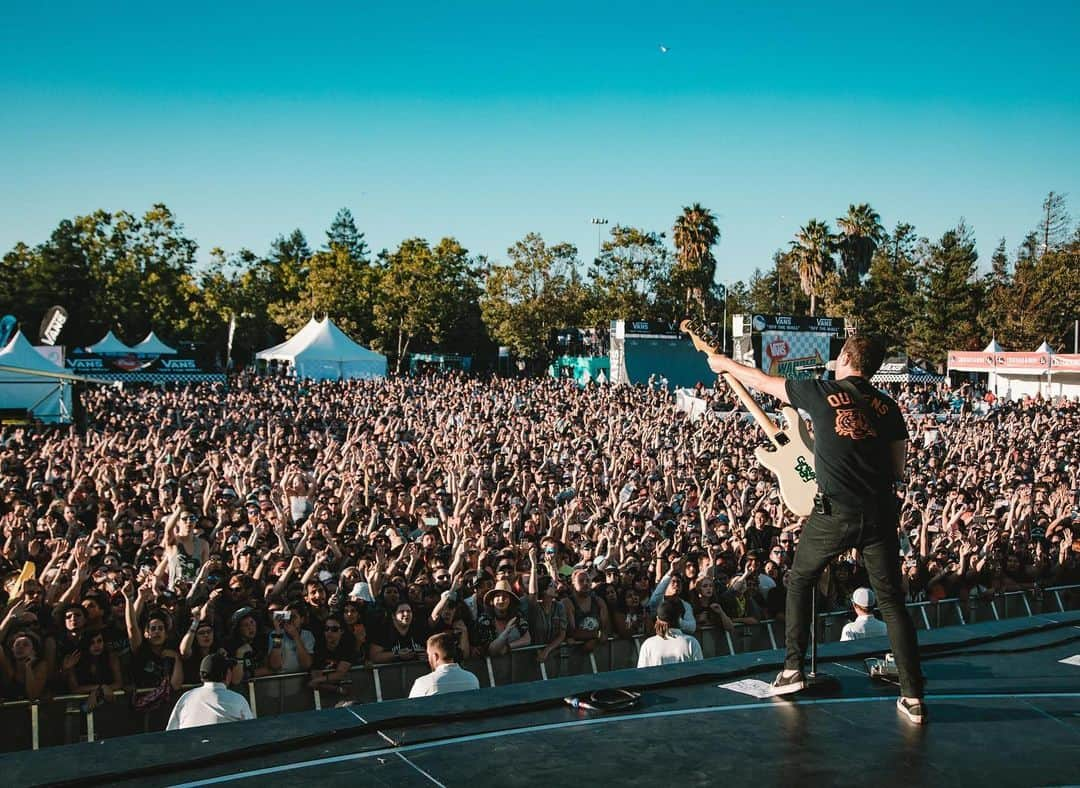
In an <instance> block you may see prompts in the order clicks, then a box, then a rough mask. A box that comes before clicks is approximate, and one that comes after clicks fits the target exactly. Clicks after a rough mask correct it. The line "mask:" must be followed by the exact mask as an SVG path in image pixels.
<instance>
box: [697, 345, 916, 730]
mask: <svg viewBox="0 0 1080 788" xmlns="http://www.w3.org/2000/svg"><path fill="white" fill-rule="evenodd" d="M884 356H885V351H884V347H883V346H882V345H881V344H880V343H879V342H877V341H875V340H873V339H871V338H869V337H865V336H855V337H851V338H850V339H848V340H847V342H845V343H844V347H843V350H841V351H840V357H839V359H838V360H837V363H836V380H829V381H826V380H786V379H784V378H781V377H773V376H771V375H767V374H765V373H764V372H762V371H760V370H758V369H755V368H753V367H747V366H744V365H742V364H738V363H736V362H735V361H733V360H731V359H730V358H727V357H726V356H721V355H715V354H711V355H710V356H709V366H710V367H711V368H712V370H713V371H714V372H716V373H718V374H722V373H728V374H730V375H732V376H733V377H734V378H735V379H736V380H738V381H739V382H740V383H742V384H744V385H746V386H749V387H750V388H754V389H757V390H758V391H760V392H763V393H765V394H768V395H770V396H772V397H775V398H776V399H778V400H781V401H782V402H787V403H791V404H792V405H794V406H795V407H796V408H801V409H802V410H804V411H806V412H807V413H809V414H810V419H811V421H812V422H813V425H814V469H815V471H816V473H817V482H818V488H819V490H820V492H819V495H818V497H817V499H816V506H815V510H814V512H813V513H812V514H811V515H810V517H809V519H808V520H807V522H806V525H805V526H804V527H803V530H802V534H801V535H800V537H799V545H798V549H797V551H796V553H795V562H794V564H793V566H792V569H791V574H790V576H789V578H788V592H787V610H786V619H787V625H786V626H787V632H786V634H787V657H786V659H785V661H784V670H782V671H781V672H780V674H779V675H778V676H777V677H776V680H775V681H774V682H773V685H772V694H774V695H788V694H791V693H794V692H799V691H800V690H802V689H805V687H806V680H805V677H804V674H803V659H804V655H805V653H806V646H807V642H808V640H809V634H810V594H811V593H813V589H814V586H815V585H816V583H817V580H818V578H819V577H820V575H821V573H822V572H823V571H824V569H825V567H826V566H828V564H829V562H830V561H832V559H833V558H835V557H836V556H837V555H839V554H840V553H841V552H843V551H844V550H848V549H850V548H852V547H856V548H858V549H859V551H860V552H861V553H862V557H863V561H864V562H865V563H866V570H867V572H868V574H869V576H870V584H871V585H872V586H873V589H874V593H875V594H876V595H877V600H878V607H879V608H880V610H881V615H882V618H884V619H885V624H886V625H887V626H888V629H889V642H890V643H891V645H892V650H893V653H894V654H895V655H896V665H897V668H898V669H899V673H900V693H901V697H900V698H899V700H897V708H898V709H899V710H900V712H901V713H903V714H904V716H906V717H907V718H908V719H909V720H911V721H912V722H914V723H917V724H922V723H924V722H925V721H926V704H925V703H924V701H923V677H922V669H921V667H920V664H919V649H918V641H917V640H916V637H915V627H914V625H913V624H912V622H911V617H910V616H909V615H908V612H907V608H906V607H905V605H904V595H903V591H902V590H901V581H900V545H899V538H898V534H897V526H898V511H897V510H898V501H897V498H896V495H895V493H894V491H893V483H894V482H895V481H897V480H898V479H900V478H902V476H903V473H904V464H905V460H906V454H907V438H908V433H907V428H906V426H905V425H904V420H903V418H902V417H901V415H900V409H899V408H898V407H897V405H896V402H894V401H893V400H892V399H890V398H889V397H887V396H885V395H884V394H882V393H881V392H880V391H877V390H876V389H875V388H874V387H873V386H871V385H870V383H869V382H868V379H869V378H870V376H871V375H873V374H874V373H875V372H877V370H878V368H879V367H880V366H881V362H882V359H883V358H884Z"/></svg>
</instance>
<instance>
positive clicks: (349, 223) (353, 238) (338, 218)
mask: <svg viewBox="0 0 1080 788" xmlns="http://www.w3.org/2000/svg"><path fill="white" fill-rule="evenodd" d="M326 248H327V249H328V250H330V251H331V252H333V251H338V250H344V251H345V252H347V253H348V254H349V256H350V257H352V259H353V260H356V261H357V262H367V259H368V245H367V241H365V240H364V234H363V233H362V232H360V231H359V230H357V229H356V221H355V220H354V219H353V215H352V211H350V210H349V209H348V208H342V209H341V210H339V211H338V212H337V213H336V214H335V215H334V221H333V223H332V224H331V225H330V229H329V230H328V231H327V233H326Z"/></svg>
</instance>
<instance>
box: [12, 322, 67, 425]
mask: <svg viewBox="0 0 1080 788" xmlns="http://www.w3.org/2000/svg"><path fill="white" fill-rule="evenodd" d="M0 367H14V368H16V369H18V370H30V371H33V372H43V373H50V372H52V373H58V374H61V375H67V374H68V372H67V370H65V369H64V368H63V367H61V366H59V365H57V364H54V363H53V362H51V361H49V359H47V358H45V357H44V356H43V355H41V354H40V353H38V352H37V351H36V350H34V346H33V345H31V344H30V343H29V342H28V341H27V340H26V337H24V336H23V334H22V332H21V331H20V332H18V333H17V334H16V335H15V337H14V338H13V339H12V340H11V341H10V342H9V343H8V344H7V347H5V348H4V349H3V350H0ZM0 408H18V409H19V410H28V411H30V413H31V414H32V415H33V417H34V418H36V419H40V420H41V421H45V422H58V421H60V422H67V421H70V420H71V386H69V385H68V384H67V382H66V381H64V380H60V379H57V378H49V377H48V376H47V375H30V374H27V373H25V372H23V373H20V372H18V371H15V370H12V369H0Z"/></svg>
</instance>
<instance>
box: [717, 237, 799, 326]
mask: <svg viewBox="0 0 1080 788" xmlns="http://www.w3.org/2000/svg"><path fill="white" fill-rule="evenodd" d="M732 289H733V290H736V288H734V287H733V288H732ZM739 289H740V290H741V292H742V293H743V296H742V299H741V306H742V308H744V309H745V310H746V311H748V312H764V313H766V314H785V315H801V314H804V313H805V312H806V311H807V310H808V309H809V307H810V299H809V298H807V296H806V294H805V293H804V292H803V291H802V289H801V288H800V280H799V272H798V270H797V269H796V256H795V255H794V254H792V253H791V252H784V251H777V252H776V253H774V254H773V264H772V268H770V269H768V270H766V271H762V270H761V269H760V268H758V269H755V270H754V273H753V274H752V275H751V276H750V280H749V282H748V284H746V285H743V286H742V287H741V288H739ZM730 311H731V308H730V307H729V312H730Z"/></svg>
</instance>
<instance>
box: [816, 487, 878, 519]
mask: <svg viewBox="0 0 1080 788" xmlns="http://www.w3.org/2000/svg"><path fill="white" fill-rule="evenodd" d="M883 495H884V493H883ZM889 495H891V493H889ZM886 500H887V499H886ZM836 510H839V511H842V512H846V513H848V514H878V513H879V512H880V511H881V503H880V501H879V500H877V499H870V500H866V501H860V502H858V503H848V502H847V501H840V500H837V499H836V498H831V497H829V496H828V495H826V494H825V493H823V492H819V493H818V494H817V495H815V496H814V511H815V512H817V513H818V514H832V513H833V512H834V511H836Z"/></svg>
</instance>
